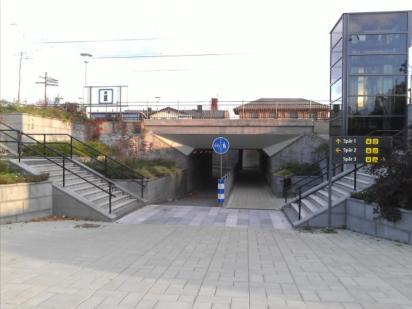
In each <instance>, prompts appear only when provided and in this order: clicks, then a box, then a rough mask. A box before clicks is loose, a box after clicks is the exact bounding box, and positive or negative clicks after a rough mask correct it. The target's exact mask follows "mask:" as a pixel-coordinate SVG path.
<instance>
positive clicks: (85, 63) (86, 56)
mask: <svg viewBox="0 0 412 309" xmlns="http://www.w3.org/2000/svg"><path fill="white" fill-rule="evenodd" d="M80 56H82V57H84V59H87V58H91V57H93V55H92V54H89V53H81V54H80ZM88 63H89V61H87V60H84V86H85V87H86V86H87V64H88Z"/></svg>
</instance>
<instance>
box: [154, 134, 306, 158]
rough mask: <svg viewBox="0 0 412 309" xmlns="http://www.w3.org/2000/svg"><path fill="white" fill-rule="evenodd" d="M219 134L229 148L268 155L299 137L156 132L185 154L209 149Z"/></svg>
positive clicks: (160, 137)
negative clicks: (252, 150)
mask: <svg viewBox="0 0 412 309" xmlns="http://www.w3.org/2000/svg"><path fill="white" fill-rule="evenodd" d="M219 136H224V137H226V138H227V139H228V140H229V143H230V148H231V149H257V150H263V151H264V152H265V153H266V154H267V155H269V156H272V155H273V154H274V153H276V152H278V151H279V150H280V149H282V148H284V147H286V146H287V145H289V144H290V143H292V142H294V141H295V140H296V139H297V137H299V135H296V134H294V135H291V134H224V135H217V134H157V137H158V138H159V139H161V140H162V141H163V142H165V143H167V144H169V145H170V146H171V147H173V148H175V149H176V150H178V151H180V152H182V153H183V154H185V155H189V154H190V153H191V152H192V151H193V150H195V149H211V148H212V141H213V140H214V139H215V138H216V137H219ZM276 145H277V147H276Z"/></svg>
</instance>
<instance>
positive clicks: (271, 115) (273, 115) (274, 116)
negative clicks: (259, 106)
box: [270, 112, 278, 119]
mask: <svg viewBox="0 0 412 309" xmlns="http://www.w3.org/2000/svg"><path fill="white" fill-rule="evenodd" d="M270 117H271V118H274V119H276V118H278V115H277V114H276V113H274V112H273V113H270Z"/></svg>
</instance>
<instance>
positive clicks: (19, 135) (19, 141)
mask: <svg viewBox="0 0 412 309" xmlns="http://www.w3.org/2000/svg"><path fill="white" fill-rule="evenodd" d="M4 131H7V132H9V131H14V132H16V133H17V135H18V136H17V137H13V136H11V135H9V134H7V133H6V135H8V136H9V137H10V138H12V139H14V140H15V142H16V143H17V146H18V159H19V162H20V161H21V153H22V151H21V150H22V149H21V147H22V146H23V147H27V148H29V147H30V146H28V145H26V144H27V143H25V142H23V141H22V140H21V137H22V136H26V137H28V138H29V139H31V140H33V141H34V142H36V143H38V144H41V143H40V142H39V141H37V140H36V139H34V138H32V137H31V136H28V135H27V134H25V133H23V132H21V131H19V130H2V129H0V132H4ZM44 147H45V148H47V149H48V150H50V151H52V152H54V153H56V154H57V155H58V156H61V157H62V159H63V164H62V165H61V164H59V163H58V162H56V161H54V160H52V159H50V158H49V157H48V156H46V155H44V154H42V153H41V152H40V151H37V150H34V151H35V152H36V153H37V154H39V155H40V156H42V157H43V158H45V159H46V160H48V161H50V162H52V163H53V164H55V165H57V166H59V167H61V168H62V169H63V175H62V176H63V187H65V171H66V170H67V171H68V172H70V173H71V174H73V175H75V176H77V177H79V178H80V179H82V180H84V181H85V182H87V183H89V184H91V185H93V186H94V187H96V188H98V189H99V190H101V191H103V192H105V193H107V194H108V195H109V213H111V212H112V209H111V200H112V197H116V195H115V194H113V193H112V187H113V186H114V187H117V185H116V183H114V182H113V181H111V180H109V179H107V178H105V177H102V176H101V175H99V174H98V173H96V172H94V171H93V170H89V172H90V173H92V174H93V175H94V176H96V177H98V178H100V179H101V180H103V181H105V182H107V183H108V185H109V190H105V189H103V188H101V187H100V186H98V185H96V184H95V183H93V182H91V181H89V180H87V179H86V178H84V177H82V176H80V175H79V174H77V173H76V172H74V171H72V170H70V169H68V168H67V167H66V166H65V161H66V160H68V161H69V162H71V163H73V164H75V165H77V166H80V167H82V165H81V164H79V163H78V162H76V161H74V160H72V159H71V158H69V157H67V156H66V155H65V154H64V153H61V152H59V151H57V150H55V149H53V148H50V147H48V146H47V145H44ZM31 150H32V151H33V149H31Z"/></svg>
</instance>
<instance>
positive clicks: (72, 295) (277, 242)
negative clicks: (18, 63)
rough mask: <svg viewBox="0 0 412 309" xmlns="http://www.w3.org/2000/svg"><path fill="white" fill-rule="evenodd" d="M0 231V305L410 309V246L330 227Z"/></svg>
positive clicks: (66, 225)
mask: <svg viewBox="0 0 412 309" xmlns="http://www.w3.org/2000/svg"><path fill="white" fill-rule="evenodd" d="M79 223H80V222H73V221H62V222H43V223H28V224H12V225H3V226H1V227H0V237H1V239H0V240H1V256H0V257H1V259H0V262H1V264H0V267H1V272H0V280H1V281H0V283H1V285H0V287H1V294H0V301H1V308H2V309H3V308H33V307H34V308H45V309H48V308H59V309H60V308H63V309H64V308H110V309H112V308H155V309H176V308H197V309H203V308H208V309H218V308H225V309H229V308H231V309H238V308H239V309H243V308H253V309H261V308H265V309H268V308H269V309H271V308H280V309H281V308H309V309H310V308H324V309H335V308H339V309H344V308H345V309H358V308H363V309H369V308H373V309H378V308H379V309H394V308H401V309H410V308H412V262H411V261H412V247H411V246H407V245H401V244H398V243H394V242H390V241H385V240H381V241H378V240H376V239H373V238H370V237H367V236H364V235H361V234H355V233H352V232H349V231H339V232H338V234H324V233H319V232H318V233H307V232H306V233H303V232H297V231H295V230H275V229H254V228H249V229H244V228H243V229H242V228H228V227H216V226H208V227H205V226H189V225H168V224H164V225H156V224H116V223H103V224H102V226H101V227H98V228H88V229H86V228H75V225H77V224H79Z"/></svg>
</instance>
